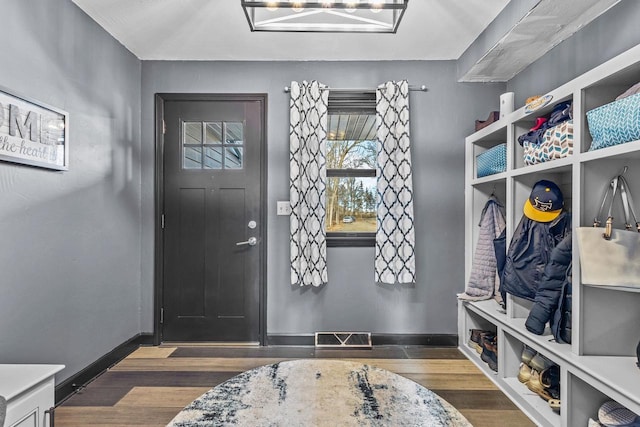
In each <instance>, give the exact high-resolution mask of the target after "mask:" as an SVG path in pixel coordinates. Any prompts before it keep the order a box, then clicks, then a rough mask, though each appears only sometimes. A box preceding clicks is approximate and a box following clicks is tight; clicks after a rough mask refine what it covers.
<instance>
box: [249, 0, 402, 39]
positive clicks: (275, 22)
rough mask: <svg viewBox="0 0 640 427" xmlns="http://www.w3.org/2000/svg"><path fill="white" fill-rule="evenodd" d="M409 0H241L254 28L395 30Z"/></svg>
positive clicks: (357, 31)
mask: <svg viewBox="0 0 640 427" xmlns="http://www.w3.org/2000/svg"><path fill="white" fill-rule="evenodd" d="M408 2H409V0H334V1H316V2H312V1H303V0H298V1H257V0H241V3H242V8H243V9H244V13H245V15H246V16H247V20H248V21H249V26H250V27H251V31H281V32H315V33H318V32H329V33H331V32H333V33H335V32H339V33H395V32H396V30H397V29H398V25H399V24H400V20H401V19H402V15H403V14H404V11H405V9H406V8H407V3H408Z"/></svg>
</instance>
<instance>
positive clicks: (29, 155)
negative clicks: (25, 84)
mask: <svg viewBox="0 0 640 427" xmlns="http://www.w3.org/2000/svg"><path fill="white" fill-rule="evenodd" d="M68 128H69V114H68V113H66V112H65V111H62V110H59V109H57V108H53V107H50V106H48V105H45V104H42V103H40V102H36V101H33V100H30V99H27V98H24V97H19V96H16V95H12V94H10V93H9V92H7V91H6V90H4V89H1V88H0V160H5V161H9V162H13V163H21V164H25V165H31V166H39V167H44V168H49V169H56V170H68V169H69V144H68V134H69V132H68Z"/></svg>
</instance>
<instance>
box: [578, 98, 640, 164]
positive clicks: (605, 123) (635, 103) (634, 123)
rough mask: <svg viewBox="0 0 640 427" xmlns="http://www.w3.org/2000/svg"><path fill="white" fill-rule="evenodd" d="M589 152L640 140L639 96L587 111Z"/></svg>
mask: <svg viewBox="0 0 640 427" xmlns="http://www.w3.org/2000/svg"><path fill="white" fill-rule="evenodd" d="M587 122H588V124H589V132H590V133H591V138H592V139H593V142H592V143H591V147H590V148H589V151H591V150H598V149H600V148H604V147H611V146H612V145H618V144H623V143H625V142H629V141H635V140H638V139H640V94H636V95H631V96H628V97H626V98H623V99H621V100H619V101H615V102H612V103H610V104H606V105H603V106H601V107H598V108H594V109H593V110H591V111H587Z"/></svg>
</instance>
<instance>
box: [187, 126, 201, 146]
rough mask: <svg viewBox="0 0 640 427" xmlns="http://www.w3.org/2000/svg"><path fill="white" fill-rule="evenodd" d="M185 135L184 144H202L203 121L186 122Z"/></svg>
mask: <svg viewBox="0 0 640 427" xmlns="http://www.w3.org/2000/svg"><path fill="white" fill-rule="evenodd" d="M183 129H184V136H183V138H182V143H183V144H184V145H190V144H202V123H200V122H184V126H183Z"/></svg>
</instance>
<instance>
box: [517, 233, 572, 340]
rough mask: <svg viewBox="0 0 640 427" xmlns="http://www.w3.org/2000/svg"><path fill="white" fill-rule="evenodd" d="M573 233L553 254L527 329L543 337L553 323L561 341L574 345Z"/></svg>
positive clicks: (556, 334) (546, 267)
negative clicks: (572, 339)
mask: <svg viewBox="0 0 640 427" xmlns="http://www.w3.org/2000/svg"><path fill="white" fill-rule="evenodd" d="M570 319H571V233H569V234H567V235H566V236H565V238H564V239H563V240H562V241H561V242H560V243H558V245H557V246H556V247H555V248H554V249H553V251H552V252H551V259H550V260H549V262H548V263H547V265H546V266H545V268H544V274H543V275H542V279H541V280H540V283H539V286H538V291H537V292H536V298H535V302H534V304H533V307H532V308H531V311H530V312H529V317H527V321H526V322H525V326H526V328H527V330H529V331H530V332H533V333H534V334H537V335H542V333H543V332H544V328H545V326H546V324H547V322H550V326H551V331H552V332H553V336H554V337H555V338H556V341H558V342H567V343H570V342H571V320H570Z"/></svg>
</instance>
